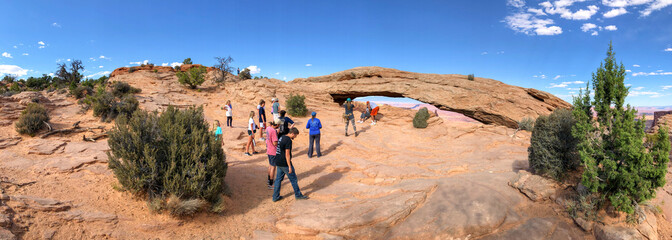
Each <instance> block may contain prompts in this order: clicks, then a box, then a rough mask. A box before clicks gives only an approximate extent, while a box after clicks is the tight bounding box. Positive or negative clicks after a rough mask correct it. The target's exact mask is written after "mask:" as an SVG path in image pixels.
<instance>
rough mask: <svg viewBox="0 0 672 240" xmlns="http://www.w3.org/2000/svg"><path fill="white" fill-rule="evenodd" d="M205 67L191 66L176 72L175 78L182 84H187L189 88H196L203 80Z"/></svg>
mask: <svg viewBox="0 0 672 240" xmlns="http://www.w3.org/2000/svg"><path fill="white" fill-rule="evenodd" d="M206 72H207V70H206V68H205V67H193V68H190V69H189V70H188V71H187V72H177V80H178V81H179V82H180V83H181V84H184V85H188V86H189V88H191V89H196V87H198V86H199V85H201V84H203V82H205V73H206Z"/></svg>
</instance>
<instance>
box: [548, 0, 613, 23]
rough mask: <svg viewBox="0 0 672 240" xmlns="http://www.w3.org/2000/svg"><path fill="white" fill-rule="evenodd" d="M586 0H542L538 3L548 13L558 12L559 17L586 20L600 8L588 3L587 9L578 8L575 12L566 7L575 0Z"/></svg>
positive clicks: (583, 0) (581, 0)
mask: <svg viewBox="0 0 672 240" xmlns="http://www.w3.org/2000/svg"><path fill="white" fill-rule="evenodd" d="M585 1H587V0H557V1H554V2H553V4H551V2H549V1H546V2H542V3H540V4H539V5H540V6H542V7H544V10H545V12H546V13H548V14H552V15H555V14H559V15H560V17H561V18H564V19H570V20H588V19H590V18H591V17H593V15H595V14H596V13H597V11H598V10H600V8H599V7H598V6H595V5H590V6H588V8H587V9H580V10H578V11H576V12H572V10H569V9H568V8H567V7H570V6H572V4H574V3H576V2H585Z"/></svg>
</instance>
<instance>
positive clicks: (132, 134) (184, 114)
mask: <svg viewBox="0 0 672 240" xmlns="http://www.w3.org/2000/svg"><path fill="white" fill-rule="evenodd" d="M208 128H209V125H208V123H207V122H206V121H205V120H204V118H203V108H202V107H199V108H189V109H186V110H178V109H175V108H173V107H168V109H166V111H165V112H163V113H162V114H158V113H157V112H147V111H144V110H141V111H136V112H135V113H134V114H133V116H132V117H130V118H128V119H125V118H120V119H118V120H117V121H116V123H115V127H114V129H113V130H112V131H111V132H110V138H109V140H108V144H109V145H110V149H111V151H110V153H108V156H109V167H110V169H112V171H113V172H114V174H115V176H116V177H117V179H118V180H119V183H120V184H121V185H122V187H123V188H124V189H126V190H128V191H131V192H133V193H135V194H138V195H140V196H145V197H147V200H148V202H149V203H150V204H151V205H152V206H157V207H153V209H155V210H160V209H162V208H161V207H158V206H165V207H166V208H168V210H169V211H170V212H171V213H172V214H174V215H185V214H186V215H188V214H192V213H193V212H195V210H197V209H199V206H200V205H201V204H197V203H198V200H205V201H207V202H209V203H211V204H215V203H217V202H218V201H219V200H220V199H219V198H220V196H221V194H222V192H223V191H224V187H225V186H224V177H225V175H226V170H227V163H226V156H225V155H224V151H223V150H222V147H221V140H217V139H216V138H215V135H214V134H212V133H211V132H210V131H209V129H208ZM176 197H177V198H178V199H175V198H176ZM168 199H170V201H167V200H168ZM180 200H184V201H180ZM191 200H196V201H191Z"/></svg>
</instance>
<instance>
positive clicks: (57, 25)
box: [51, 22, 61, 28]
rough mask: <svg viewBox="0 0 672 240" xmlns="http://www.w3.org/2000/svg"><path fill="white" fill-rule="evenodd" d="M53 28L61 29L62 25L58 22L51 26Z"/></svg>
mask: <svg viewBox="0 0 672 240" xmlns="http://www.w3.org/2000/svg"><path fill="white" fill-rule="evenodd" d="M51 26H52V27H57V28H60V27H61V24H58V23H57V22H55V23H52V24H51Z"/></svg>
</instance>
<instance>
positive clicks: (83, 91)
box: [70, 85, 93, 99]
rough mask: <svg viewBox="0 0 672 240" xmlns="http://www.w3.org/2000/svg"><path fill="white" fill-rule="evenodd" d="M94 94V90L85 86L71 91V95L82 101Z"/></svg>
mask: <svg viewBox="0 0 672 240" xmlns="http://www.w3.org/2000/svg"><path fill="white" fill-rule="evenodd" d="M92 94H93V88H91V87H89V86H84V85H81V86H78V87H76V88H75V89H73V90H72V91H70V95H72V96H73V97H75V98H76V99H80V98H83V97H86V96H89V95H92Z"/></svg>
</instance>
